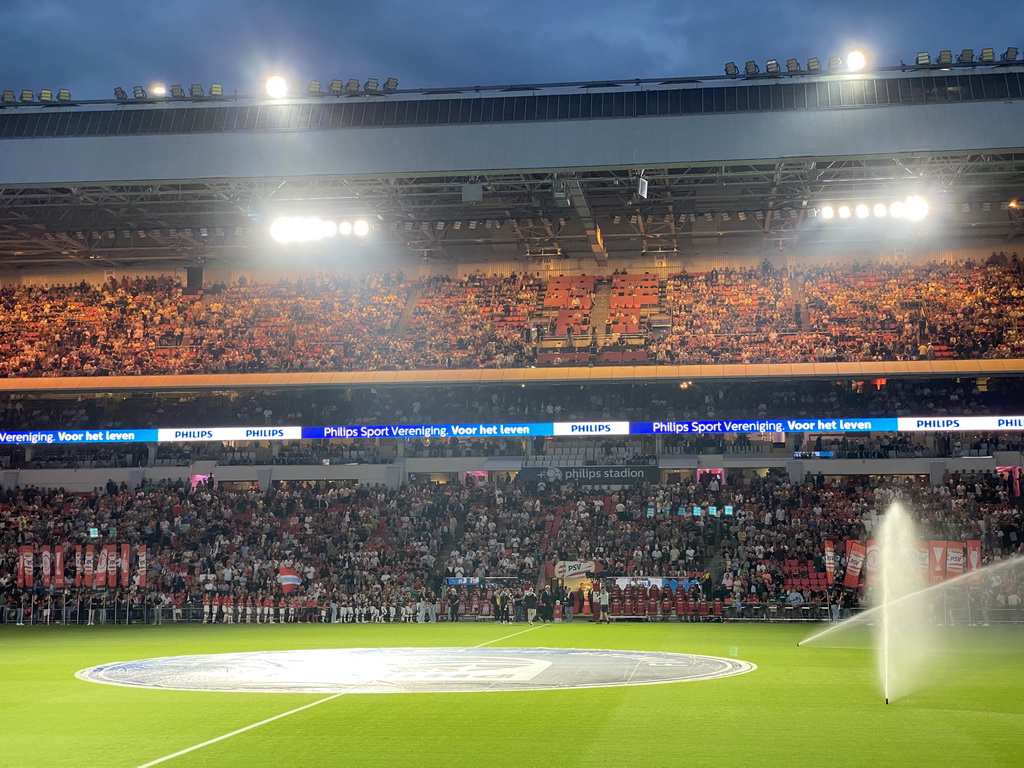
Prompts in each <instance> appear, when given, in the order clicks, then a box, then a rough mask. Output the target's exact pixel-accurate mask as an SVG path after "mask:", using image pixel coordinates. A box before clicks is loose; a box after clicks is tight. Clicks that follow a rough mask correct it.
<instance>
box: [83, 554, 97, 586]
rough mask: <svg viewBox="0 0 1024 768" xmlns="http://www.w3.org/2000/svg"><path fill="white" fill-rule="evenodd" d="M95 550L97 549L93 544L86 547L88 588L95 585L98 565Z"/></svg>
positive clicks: (86, 583) (86, 584)
mask: <svg viewBox="0 0 1024 768" xmlns="http://www.w3.org/2000/svg"><path fill="white" fill-rule="evenodd" d="M95 550H96V548H95V547H94V546H93V545H92V544H86V545H85V586H87V587H91V586H92V585H93V578H94V575H93V572H94V570H95V563H96V554H95Z"/></svg>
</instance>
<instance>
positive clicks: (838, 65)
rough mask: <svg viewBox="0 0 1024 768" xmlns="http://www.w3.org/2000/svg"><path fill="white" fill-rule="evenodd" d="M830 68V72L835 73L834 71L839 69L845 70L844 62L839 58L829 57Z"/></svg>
mask: <svg viewBox="0 0 1024 768" xmlns="http://www.w3.org/2000/svg"><path fill="white" fill-rule="evenodd" d="M828 68H829V71H833V70H837V69H842V68H843V60H842V59H840V58H839V57H838V56H829V57H828Z"/></svg>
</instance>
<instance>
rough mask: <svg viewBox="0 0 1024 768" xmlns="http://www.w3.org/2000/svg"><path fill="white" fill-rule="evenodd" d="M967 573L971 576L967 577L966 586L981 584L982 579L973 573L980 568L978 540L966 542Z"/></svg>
mask: <svg viewBox="0 0 1024 768" xmlns="http://www.w3.org/2000/svg"><path fill="white" fill-rule="evenodd" d="M966 565H967V572H968V573H969V574H971V575H970V576H968V577H967V583H968V584H973V585H977V584H982V583H984V579H983V578H982V577H981V576H980V575H978V574H976V573H975V571H977V570H978V569H979V568H981V540H980V539H969V540H968V541H967V562H966Z"/></svg>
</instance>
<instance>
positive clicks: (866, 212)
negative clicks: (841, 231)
mask: <svg viewBox="0 0 1024 768" xmlns="http://www.w3.org/2000/svg"><path fill="white" fill-rule="evenodd" d="M853 212H854V214H855V215H856V216H857V218H858V219H866V218H867V217H868V216H870V215H871V210H870V209H869V208H868V207H867V205H865V204H864V203H860V204H859V205H858V206H857V207H856V208H854V209H853Z"/></svg>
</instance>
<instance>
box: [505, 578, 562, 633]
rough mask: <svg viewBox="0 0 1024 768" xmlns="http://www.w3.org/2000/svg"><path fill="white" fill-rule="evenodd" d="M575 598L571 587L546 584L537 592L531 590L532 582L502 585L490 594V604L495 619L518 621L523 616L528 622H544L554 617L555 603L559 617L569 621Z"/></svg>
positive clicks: (507, 622)
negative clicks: (521, 585) (552, 587)
mask: <svg viewBox="0 0 1024 768" xmlns="http://www.w3.org/2000/svg"><path fill="white" fill-rule="evenodd" d="M577 598H578V596H577V594H576V593H575V592H574V591H573V590H571V589H569V588H568V587H564V586H556V587H555V589H554V590H552V589H551V586H550V585H548V586H546V587H544V589H542V590H541V592H540V594H538V593H536V592H534V590H533V587H532V586H527V587H526V588H525V589H522V588H518V587H517V588H515V589H512V588H509V587H502V588H501V589H496V590H494V593H493V594H492V595H491V608H492V611H493V614H494V620H495V621H496V622H499V623H501V624H518V623H520V622H522V621H523V619H525V620H526V622H527V623H528V624H534V623H536V622H538V621H539V622H541V623H542V624H547V623H549V622H552V621H554V620H555V606H561V608H562V621H565V622H571V621H572V620H573V612H574V610H575V608H576V600H577Z"/></svg>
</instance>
